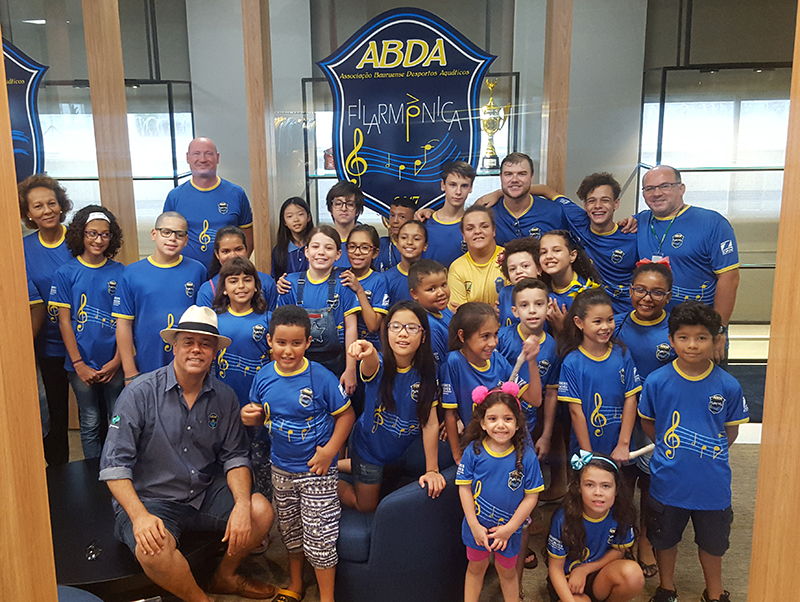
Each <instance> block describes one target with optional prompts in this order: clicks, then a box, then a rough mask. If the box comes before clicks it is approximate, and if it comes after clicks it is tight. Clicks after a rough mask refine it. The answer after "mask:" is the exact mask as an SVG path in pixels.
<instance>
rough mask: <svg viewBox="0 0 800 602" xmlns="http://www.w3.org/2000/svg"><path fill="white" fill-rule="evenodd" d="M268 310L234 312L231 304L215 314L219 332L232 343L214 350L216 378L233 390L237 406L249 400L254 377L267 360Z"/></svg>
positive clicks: (243, 404)
mask: <svg viewBox="0 0 800 602" xmlns="http://www.w3.org/2000/svg"><path fill="white" fill-rule="evenodd" d="M270 316H271V313H270V312H268V311H267V312H265V313H263V314H257V313H256V312H254V311H253V310H252V308H251V309H250V310H248V311H246V312H244V313H241V314H239V313H236V312H235V311H233V310H232V309H231V308H230V307H229V308H228V311H226V312H225V313H222V314H219V315H218V316H217V327H218V328H219V333H220V334H221V335H224V336H226V337H228V338H230V339H231V341H232V342H231V344H230V345H228V346H227V347H225V348H224V349H220V350H219V352H218V353H217V359H216V368H217V378H219V379H220V380H221V381H222V382H224V383H225V384H226V385H229V386H230V387H231V388H232V389H233V390H234V391H236V397H238V398H239V405H240V406H242V407H244V406H245V405H247V404H248V403H249V401H250V388H251V387H252V385H253V379H254V378H255V376H256V373H258V371H259V370H261V367H262V366H266V365H267V364H268V363H269V347H268V346H267V332H269V318H270Z"/></svg>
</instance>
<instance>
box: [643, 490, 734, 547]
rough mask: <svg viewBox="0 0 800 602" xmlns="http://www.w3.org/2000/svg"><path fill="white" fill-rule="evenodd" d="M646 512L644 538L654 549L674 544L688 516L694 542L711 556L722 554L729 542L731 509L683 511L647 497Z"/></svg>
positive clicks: (679, 537)
mask: <svg viewBox="0 0 800 602" xmlns="http://www.w3.org/2000/svg"><path fill="white" fill-rule="evenodd" d="M648 506H649V507H648V513H647V539H649V540H650V543H651V544H653V548H655V549H656V550H669V549H670V548H673V547H675V546H676V545H678V542H680V540H681V536H682V535H683V531H684V529H685V528H686V524H687V523H688V522H689V519H690V518H691V519H692V526H693V527H694V542H695V543H696V544H697V546H698V547H699V548H700V549H701V550H703V551H704V552H706V553H708V554H711V555H712V556H724V555H725V552H726V551H727V550H728V547H729V545H730V534H731V524H732V523H733V508H731V507H728V508H725V510H687V509H686V508H676V507H675V506H666V505H664V504H662V503H661V502H659V501H658V500H656V499H654V498H653V497H652V496H651V497H650V500H649V504H648Z"/></svg>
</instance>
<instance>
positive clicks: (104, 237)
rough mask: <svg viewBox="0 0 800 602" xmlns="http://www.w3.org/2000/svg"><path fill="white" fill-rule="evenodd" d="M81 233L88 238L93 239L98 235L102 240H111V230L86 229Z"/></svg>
mask: <svg viewBox="0 0 800 602" xmlns="http://www.w3.org/2000/svg"><path fill="white" fill-rule="evenodd" d="M83 235H84V236H85V237H86V238H88V239H89V240H94V239H95V238H97V237H98V236H99V237H100V238H101V239H102V240H111V232H98V231H97V230H86V231H85V232H84V233H83Z"/></svg>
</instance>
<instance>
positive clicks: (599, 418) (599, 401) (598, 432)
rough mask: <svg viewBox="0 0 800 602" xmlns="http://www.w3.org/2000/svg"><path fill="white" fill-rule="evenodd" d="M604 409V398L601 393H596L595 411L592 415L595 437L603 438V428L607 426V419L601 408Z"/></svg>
mask: <svg viewBox="0 0 800 602" xmlns="http://www.w3.org/2000/svg"><path fill="white" fill-rule="evenodd" d="M602 407H603V398H602V397H600V393H595V394H594V410H592V415H591V417H590V420H591V422H592V426H593V427H595V430H594V436H595V437H602V436H603V427H604V426H605V425H606V417H605V416H603V415H602V414H601V413H600V408H602Z"/></svg>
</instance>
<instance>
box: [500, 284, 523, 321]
mask: <svg viewBox="0 0 800 602" xmlns="http://www.w3.org/2000/svg"><path fill="white" fill-rule="evenodd" d="M513 292H514V285H513V284H509V285H507V286H504V287H503V288H501V289H500V293H499V294H498V296H497V306H498V309H499V310H500V325H501V326H516V325H517V324H519V318H518V317H517V316H515V315H514V312H512V311H511V308H512V307H513V306H514V296H513Z"/></svg>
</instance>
